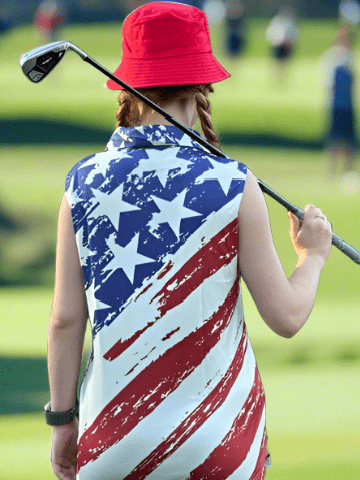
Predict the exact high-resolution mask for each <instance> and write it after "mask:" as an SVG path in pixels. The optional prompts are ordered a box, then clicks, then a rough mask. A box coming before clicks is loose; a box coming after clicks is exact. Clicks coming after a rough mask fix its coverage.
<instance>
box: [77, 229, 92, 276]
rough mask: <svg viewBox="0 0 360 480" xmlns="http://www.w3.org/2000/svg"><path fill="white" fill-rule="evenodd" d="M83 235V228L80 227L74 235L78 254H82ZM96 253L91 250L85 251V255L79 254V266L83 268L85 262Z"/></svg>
mask: <svg viewBox="0 0 360 480" xmlns="http://www.w3.org/2000/svg"><path fill="white" fill-rule="evenodd" d="M83 235H84V227H81V228H80V229H79V230H78V231H77V232H76V234H75V237H76V243H77V244H78V245H79V247H80V248H79V250H80V252H82V250H83V248H82V247H83ZM95 253H96V252H93V251H91V250H87V252H86V253H85V254H82V253H80V263H81V266H82V267H83V266H84V265H86V261H87V259H88V258H89V257H91V256H92V255H95Z"/></svg>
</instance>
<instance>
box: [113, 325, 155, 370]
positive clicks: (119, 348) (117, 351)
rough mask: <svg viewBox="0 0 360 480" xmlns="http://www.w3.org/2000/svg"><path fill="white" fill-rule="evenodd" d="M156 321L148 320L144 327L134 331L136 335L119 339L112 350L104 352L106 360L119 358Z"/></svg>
mask: <svg viewBox="0 0 360 480" xmlns="http://www.w3.org/2000/svg"><path fill="white" fill-rule="evenodd" d="M155 322H156V320H154V321H152V322H148V323H147V325H146V326H145V327H144V328H143V329H141V330H138V331H137V332H136V333H134V335H132V336H131V337H130V338H127V339H126V340H124V341H122V340H118V341H117V342H116V343H115V344H114V345H113V346H112V347H111V348H110V350H108V351H107V352H106V353H105V354H104V358H105V360H109V361H110V362H111V361H112V360H114V359H115V358H117V357H118V356H119V355H121V354H122V352H124V351H125V350H126V349H127V348H129V347H130V345H132V344H133V343H134V342H135V340H137V339H138V338H139V337H140V335H141V334H142V333H144V332H145V330H147V329H148V328H149V327H151V325H154V323H155Z"/></svg>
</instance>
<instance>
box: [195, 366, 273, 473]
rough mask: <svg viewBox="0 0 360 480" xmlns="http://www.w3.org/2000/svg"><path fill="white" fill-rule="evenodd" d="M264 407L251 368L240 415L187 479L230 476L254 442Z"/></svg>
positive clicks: (263, 400)
mask: <svg viewBox="0 0 360 480" xmlns="http://www.w3.org/2000/svg"><path fill="white" fill-rule="evenodd" d="M264 405H265V397H264V389H263V386H262V383H261V379H260V375H259V371H258V369H257V367H255V380H254V383H253V386H252V389H251V391H250V393H249V396H248V398H247V400H246V402H245V404H244V406H243V408H242V409H241V412H240V414H239V415H238V416H237V417H236V419H235V420H234V422H233V424H232V426H231V428H230V430H229V432H228V434H227V435H226V436H225V438H224V439H223V440H222V442H221V443H220V444H219V445H218V446H217V447H216V448H215V449H214V450H213V451H212V452H211V454H210V455H209V456H208V458H207V459H206V460H205V462H203V463H202V464H201V465H199V466H198V467H197V468H195V470H193V471H192V472H191V473H190V476H189V480H203V479H206V480H210V479H214V480H223V479H226V478H228V477H229V476H230V475H231V474H232V473H234V472H235V470H236V469H238V468H239V467H240V465H241V464H242V463H243V462H244V460H245V459H246V457H247V455H248V453H249V450H250V447H251V445H252V444H253V442H254V438H255V436H256V433H257V430H258V428H259V423H260V420H261V416H262V413H263V410H264Z"/></svg>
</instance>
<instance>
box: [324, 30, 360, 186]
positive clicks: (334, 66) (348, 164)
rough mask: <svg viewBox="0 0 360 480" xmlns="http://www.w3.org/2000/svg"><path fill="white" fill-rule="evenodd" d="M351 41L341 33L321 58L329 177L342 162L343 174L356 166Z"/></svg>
mask: <svg viewBox="0 0 360 480" xmlns="http://www.w3.org/2000/svg"><path fill="white" fill-rule="evenodd" d="M353 40H354V34H353V33H352V32H350V31H349V30H342V31H340V33H339V35H338V36H337V37H336V39H335V41H334V44H333V46H332V47H331V48H330V49H329V50H328V51H327V52H326V53H325V54H324V56H323V63H324V65H323V68H324V69H325V78H326V88H327V92H328V95H327V97H328V106H329V113H330V128H329V135H328V151H329V173H330V176H334V174H335V173H336V172H337V169H338V167H339V163H340V162H341V163H342V162H344V166H345V171H346V172H352V171H353V170H354V166H355V153H356V139H355V114H354V88H353V87H354V57H353V52H352V48H353Z"/></svg>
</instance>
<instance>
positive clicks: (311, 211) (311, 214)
mask: <svg viewBox="0 0 360 480" xmlns="http://www.w3.org/2000/svg"><path fill="white" fill-rule="evenodd" d="M304 212H305V215H304V220H305V219H306V220H307V221H310V220H321V221H322V222H325V223H328V224H329V225H330V227H331V229H332V223H331V222H329V220H328V219H327V217H326V215H324V213H323V212H322V210H321V209H320V208H317V207H315V205H312V204H309V205H306V207H305V208H304Z"/></svg>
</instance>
